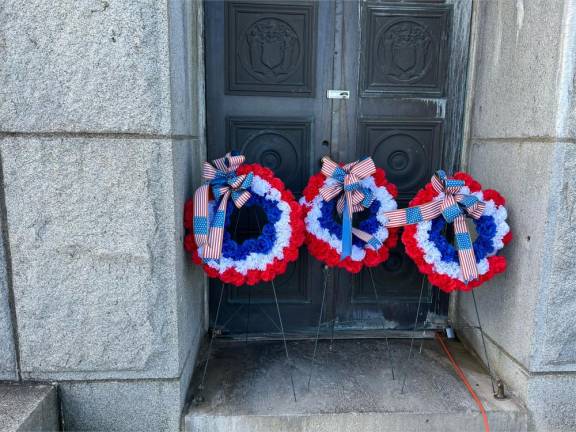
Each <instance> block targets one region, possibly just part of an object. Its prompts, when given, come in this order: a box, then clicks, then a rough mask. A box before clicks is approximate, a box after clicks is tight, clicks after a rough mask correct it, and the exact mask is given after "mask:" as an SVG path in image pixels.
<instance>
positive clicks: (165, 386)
mask: <svg viewBox="0 0 576 432" xmlns="http://www.w3.org/2000/svg"><path fill="white" fill-rule="evenodd" d="M60 390H61V392H60V393H61V398H62V410H63V420H64V424H65V427H66V430H73V431H138V432H141V431H155V432H156V431H158V432H163V431H166V432H174V431H178V430H180V414H181V409H182V400H183V396H182V394H181V391H180V383H179V380H149V381H100V382H98V381H93V382H67V383H62V384H60Z"/></svg>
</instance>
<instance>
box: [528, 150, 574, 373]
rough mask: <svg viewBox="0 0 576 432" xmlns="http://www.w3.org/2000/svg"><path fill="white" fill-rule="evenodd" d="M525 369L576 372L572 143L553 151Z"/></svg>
mask: <svg viewBox="0 0 576 432" xmlns="http://www.w3.org/2000/svg"><path fill="white" fill-rule="evenodd" d="M553 157H554V162H553V166H554V173H553V175H552V176H551V177H550V179H549V181H550V183H551V185H552V191H551V196H550V200H549V202H548V217H547V220H546V230H545V233H546V240H545V247H544V249H542V255H543V257H544V263H543V266H542V283H541V286H540V287H539V289H538V294H539V300H538V306H537V309H536V316H535V319H536V323H537V325H536V331H535V332H534V335H533V337H534V350H533V351H534V359H533V362H532V364H531V368H530V370H531V371H541V372H544V371H574V372H576V314H575V313H574V311H576V297H575V296H574V292H575V287H576V272H575V269H576V249H575V248H574V245H575V244H576V230H575V229H574V227H575V218H576V214H575V211H576V144H558V145H557V146H556V147H555V152H554V153H553Z"/></svg>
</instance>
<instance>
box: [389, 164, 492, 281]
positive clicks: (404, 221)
mask: <svg viewBox="0 0 576 432" xmlns="http://www.w3.org/2000/svg"><path fill="white" fill-rule="evenodd" d="M464 185H465V183H464V182H463V181H462V180H456V179H450V178H448V177H447V176H446V173H445V172H444V171H442V170H440V171H437V172H436V174H435V175H434V176H433V177H432V187H433V188H434V190H435V191H436V192H438V193H441V194H443V195H440V196H441V197H442V199H441V200H437V201H432V202H429V203H427V204H422V205H419V206H415V207H408V208H405V209H401V210H394V211H391V212H386V217H387V218H388V224H387V226H388V227H399V226H405V225H412V224H415V223H418V222H422V221H428V220H432V219H435V218H436V217H437V216H439V215H442V216H443V217H444V219H445V220H446V222H448V223H452V222H453V223H454V234H455V237H456V246H457V249H458V260H459V261H460V267H461V268H462V276H463V278H464V282H465V283H468V282H470V281H472V280H474V279H477V278H478V268H477V267H476V257H475V256H474V249H473V248H472V239H471V238H470V233H469V232H468V226H467V225H466V216H469V217H471V218H474V219H478V218H480V216H482V213H483V212H484V208H485V207H486V204H485V203H484V202H482V201H480V200H479V199H478V198H476V197H475V196H474V195H464V194H461V193H460V190H461V189H462V187H463V186H464Z"/></svg>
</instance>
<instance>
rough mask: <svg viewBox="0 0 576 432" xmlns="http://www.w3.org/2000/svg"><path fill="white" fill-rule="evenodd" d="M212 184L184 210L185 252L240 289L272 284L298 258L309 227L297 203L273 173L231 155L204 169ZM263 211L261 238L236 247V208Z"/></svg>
mask: <svg viewBox="0 0 576 432" xmlns="http://www.w3.org/2000/svg"><path fill="white" fill-rule="evenodd" d="M203 176H204V178H205V179H206V180H207V183H206V184H205V185H203V186H201V187H200V188H198V190H197V191H196V193H195V195H194V201H192V200H189V201H188V202H187V203H186V206H185V210H184V225H185V227H186V229H187V235H186V237H185V239H184V247H185V248H186V250H187V251H188V252H190V253H191V254H192V260H193V261H194V262H195V263H197V264H202V266H203V268H204V271H205V272H206V273H207V274H208V276H210V277H212V278H219V279H221V280H222V281H223V282H224V283H230V284H233V285H236V286H240V285H243V284H248V285H254V284H257V283H259V282H261V281H265V282H268V281H271V280H272V279H274V278H275V277H276V276H278V275H280V274H282V273H284V272H285V271H286V266H287V265H288V263H290V262H292V261H295V260H296V259H297V258H298V249H299V247H300V246H301V245H302V243H303V242H304V234H303V233H304V222H303V220H302V211H301V208H300V206H299V204H298V202H297V201H296V200H295V199H294V196H293V195H292V193H291V192H290V191H288V190H287V189H286V188H285V187H284V183H282V181H281V180H280V179H278V178H277V177H275V176H274V173H273V172H272V171H270V170H269V169H268V168H264V167H263V166H261V165H259V164H244V156H241V155H237V154H231V153H228V154H227V155H226V156H225V157H223V158H221V159H216V160H214V161H212V164H209V163H204V167H203ZM243 206H245V207H247V208H250V207H259V208H260V209H262V211H263V212H264V214H265V215H266V221H262V224H263V226H262V228H261V233H260V235H259V236H258V237H257V238H251V239H247V240H245V241H243V242H236V240H234V239H233V236H232V233H231V232H230V231H229V228H230V225H231V213H232V212H233V211H234V208H235V207H236V208H241V207H243Z"/></svg>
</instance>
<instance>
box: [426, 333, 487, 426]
mask: <svg viewBox="0 0 576 432" xmlns="http://www.w3.org/2000/svg"><path fill="white" fill-rule="evenodd" d="M436 340H437V341H438V343H439V344H440V346H441V347H442V350H443V351H444V353H446V356H447V357H448V359H449V360H450V363H452V366H453V367H454V370H455V371H456V374H457V375H458V377H459V378H460V379H461V380H462V382H463V383H464V385H465V386H466V388H467V389H468V391H469V392H470V395H471V396H472V399H474V401H475V402H476V405H478V408H480V413H482V420H483V421H484V430H485V431H486V432H490V425H489V424H488V416H487V415H486V410H485V409H484V405H482V401H481V400H480V398H479V397H478V395H477V394H476V392H475V391H474V389H473V388H472V386H471V385H470V383H469V382H468V379H467V378H466V375H464V372H462V369H460V366H458V363H456V360H454V357H452V354H450V350H449V349H448V346H447V345H446V342H444V336H443V335H442V333H440V332H436Z"/></svg>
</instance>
